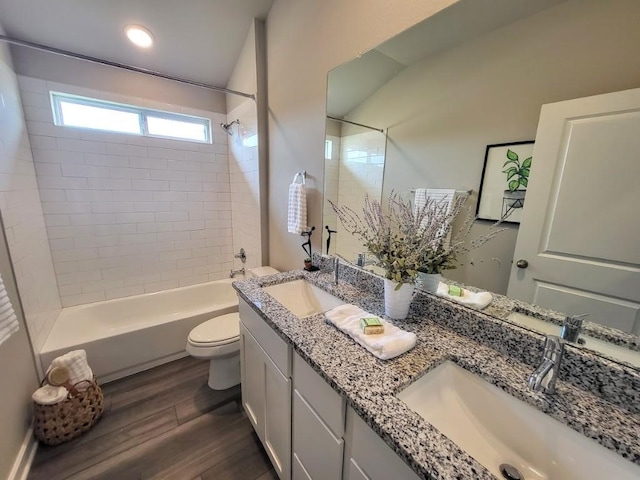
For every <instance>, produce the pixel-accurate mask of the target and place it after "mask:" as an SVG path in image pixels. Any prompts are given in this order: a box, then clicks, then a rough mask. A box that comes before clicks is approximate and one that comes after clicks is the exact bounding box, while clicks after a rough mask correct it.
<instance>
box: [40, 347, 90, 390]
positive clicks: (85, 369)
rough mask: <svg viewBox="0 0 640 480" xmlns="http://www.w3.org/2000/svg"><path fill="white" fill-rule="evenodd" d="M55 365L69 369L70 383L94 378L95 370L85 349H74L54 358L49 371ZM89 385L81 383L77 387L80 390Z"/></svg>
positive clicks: (73, 383)
mask: <svg viewBox="0 0 640 480" xmlns="http://www.w3.org/2000/svg"><path fill="white" fill-rule="evenodd" d="M54 367H63V368H66V369H67V370H68V371H69V384H70V385H75V384H76V383H78V382H81V381H83V380H92V379H93V371H92V370H91V368H90V367H89V364H88V363H87V352H85V351H84V350H73V351H71V352H68V353H65V354H64V355H62V356H60V357H57V358H54V359H53V361H52V362H51V366H50V367H49V369H48V370H47V372H48V371H49V370H51V369H52V368H54ZM88 386H89V384H80V385H78V387H77V389H78V390H80V391H82V390H86V388H87V387H88Z"/></svg>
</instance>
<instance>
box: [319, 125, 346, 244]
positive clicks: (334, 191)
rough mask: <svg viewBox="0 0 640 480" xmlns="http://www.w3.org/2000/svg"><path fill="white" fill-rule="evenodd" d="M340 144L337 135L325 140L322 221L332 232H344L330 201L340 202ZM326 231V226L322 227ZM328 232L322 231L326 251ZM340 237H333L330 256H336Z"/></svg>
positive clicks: (328, 136)
mask: <svg viewBox="0 0 640 480" xmlns="http://www.w3.org/2000/svg"><path fill="white" fill-rule="evenodd" d="M340 142H341V138H340V137H338V136H336V135H327V137H326V139H325V152H324V153H325V155H324V156H325V159H324V204H323V206H322V212H323V213H322V219H323V221H324V223H325V224H326V225H329V227H330V228H331V230H336V231H337V232H340V231H341V230H343V228H342V225H340V224H339V223H338V217H337V215H336V213H335V212H334V211H333V208H331V204H330V203H329V200H331V201H333V202H337V201H338V188H339V186H340V183H339V179H340ZM322 228H323V229H324V225H323V227H322ZM326 238H327V233H326V230H323V231H322V239H323V242H322V248H323V252H324V253H327V251H326V243H325V242H326ZM337 241H338V237H337V236H335V237H334V236H332V237H331V246H330V247H329V255H335V254H336V245H337Z"/></svg>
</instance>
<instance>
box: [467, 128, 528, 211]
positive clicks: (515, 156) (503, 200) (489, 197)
mask: <svg viewBox="0 0 640 480" xmlns="http://www.w3.org/2000/svg"><path fill="white" fill-rule="evenodd" d="M533 144H534V141H533V140H529V141H526V142H513V143H500V144H496V145H487V150H486V152H485V155H484V168H483V170H482V182H481V183H480V193H479V200H478V209H477V211H476V214H477V216H478V219H479V220H493V221H496V220H502V221H503V222H505V223H520V218H521V216H522V207H524V200H525V195H526V193H527V185H528V184H529V173H530V172H531V163H532V160H533Z"/></svg>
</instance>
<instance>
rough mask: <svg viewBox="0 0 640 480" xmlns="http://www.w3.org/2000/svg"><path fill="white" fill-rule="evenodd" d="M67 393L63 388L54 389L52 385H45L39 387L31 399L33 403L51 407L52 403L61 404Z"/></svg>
mask: <svg viewBox="0 0 640 480" xmlns="http://www.w3.org/2000/svg"><path fill="white" fill-rule="evenodd" d="M68 393H69V392H68V391H67V389H66V388H64V387H54V386H53V385H45V386H43V387H40V388H39V389H37V390H36V391H35V392H33V395H31V398H32V399H33V401H34V402H36V403H39V404H40V405H53V404H54V403H59V402H62V401H63V400H64V399H66V398H67V394H68Z"/></svg>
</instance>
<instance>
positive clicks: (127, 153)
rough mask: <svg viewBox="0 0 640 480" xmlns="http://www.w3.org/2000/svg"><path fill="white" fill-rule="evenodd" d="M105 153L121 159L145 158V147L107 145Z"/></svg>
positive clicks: (119, 144)
mask: <svg viewBox="0 0 640 480" xmlns="http://www.w3.org/2000/svg"><path fill="white" fill-rule="evenodd" d="M107 153H108V154H110V155H119V156H122V157H146V156H147V147H141V146H139V145H126V144H122V143H107Z"/></svg>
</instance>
